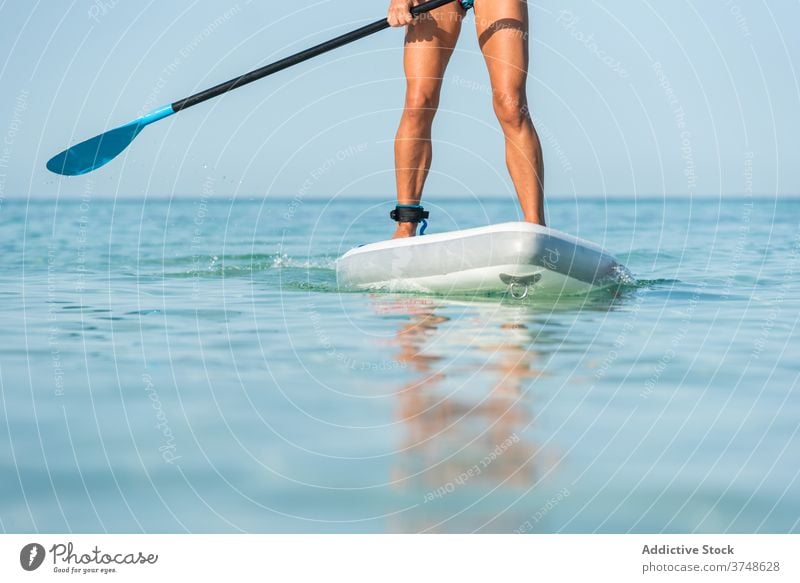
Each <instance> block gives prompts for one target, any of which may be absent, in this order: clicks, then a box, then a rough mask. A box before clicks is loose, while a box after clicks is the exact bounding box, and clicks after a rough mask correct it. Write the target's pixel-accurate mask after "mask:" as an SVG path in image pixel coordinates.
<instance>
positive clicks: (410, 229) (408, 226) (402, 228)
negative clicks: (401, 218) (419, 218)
mask: <svg viewBox="0 0 800 583" xmlns="http://www.w3.org/2000/svg"><path fill="white" fill-rule="evenodd" d="M416 234H417V224H416V223H397V229H395V232H394V236H395V237H414V236H416Z"/></svg>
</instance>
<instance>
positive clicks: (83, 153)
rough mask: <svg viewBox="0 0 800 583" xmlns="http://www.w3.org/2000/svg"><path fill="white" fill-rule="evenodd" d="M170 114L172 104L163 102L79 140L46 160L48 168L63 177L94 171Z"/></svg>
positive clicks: (171, 112)
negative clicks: (122, 123) (146, 111)
mask: <svg viewBox="0 0 800 583" xmlns="http://www.w3.org/2000/svg"><path fill="white" fill-rule="evenodd" d="M173 113H175V110H174V109H172V106H171V105H166V106H164V107H161V108H159V109H156V110H154V111H151V112H150V113H148V114H147V115H143V116H142V117H140V118H139V119H137V120H135V121H132V122H131V123H129V124H125V125H124V126H120V127H118V128H116V129H113V130H109V131H107V132H106V133H104V134H100V135H99V136H95V137H93V138H92V139H90V140H86V141H85V142H81V143H80V144H78V145H77V146H72V147H71V148H68V149H67V150H64V151H63V152H61V153H60V154H59V155H58V156H54V157H52V158H51V159H50V161H49V162H48V163H47V169H48V170H49V171H50V172H54V173H56V174H62V175H64V176H80V175H81V174H86V173H87V172H91V171H92V170H97V169H98V168H100V167H101V166H104V165H106V164H108V163H109V162H110V161H111V160H113V159H114V158H116V157H117V156H119V155H120V153H121V152H122V151H123V150H124V149H125V148H127V147H128V146H129V145H130V143H131V142H132V141H133V140H135V139H136V136H138V135H139V133H140V132H141V131H142V130H143V129H144V128H146V127H147V126H149V125H150V124H151V123H154V122H157V121H158V120H160V119H164V118H165V117H169V116H170V115H172V114H173Z"/></svg>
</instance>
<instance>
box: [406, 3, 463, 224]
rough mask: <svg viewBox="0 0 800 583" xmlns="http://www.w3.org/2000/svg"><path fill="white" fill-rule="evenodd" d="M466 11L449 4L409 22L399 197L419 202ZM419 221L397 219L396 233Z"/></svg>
mask: <svg viewBox="0 0 800 583" xmlns="http://www.w3.org/2000/svg"><path fill="white" fill-rule="evenodd" d="M463 14H464V11H463V10H462V9H461V8H460V7H459V6H458V4H449V5H447V6H445V7H443V8H440V9H439V10H436V11H434V12H431V13H429V14H428V15H427V16H425V17H422V18H419V19H417V20H416V21H415V22H414V23H413V24H411V25H409V27H408V31H407V33H406V43H405V56H404V67H405V73H406V80H407V88H406V101H405V110H404V111H403V117H402V119H401V120H400V128H399V129H398V130H397V137H396V140H395V167H396V172H397V202H398V203H399V204H419V202H420V200H421V199H422V189H423V188H424V186H425V179H426V178H427V177H428V171H429V170H430V167H431V159H432V157H433V148H432V145H431V128H432V126H433V118H434V116H435V115H436V109H437V108H438V107H439V95H440V93H441V89H442V78H443V77H444V72H445V69H446V68H447V63H448V62H449V61H450V57H451V55H452V54H453V49H454V48H455V45H456V41H457V40H458V35H459V33H460V32H461V21H462V18H463ZM416 232H417V225H416V224H415V223H398V224H397V230H396V231H395V234H394V238H398V237H413V236H414V235H416Z"/></svg>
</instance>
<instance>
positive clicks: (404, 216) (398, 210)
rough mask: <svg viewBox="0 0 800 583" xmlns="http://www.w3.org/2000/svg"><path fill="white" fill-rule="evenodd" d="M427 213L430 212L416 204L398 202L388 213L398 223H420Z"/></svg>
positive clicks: (426, 216)
mask: <svg viewBox="0 0 800 583" xmlns="http://www.w3.org/2000/svg"><path fill="white" fill-rule="evenodd" d="M429 215H430V213H429V212H428V211H426V210H425V209H424V208H422V207H421V206H420V205H418V204H398V205H397V206H396V207H395V209H394V210H393V211H392V212H390V213H389V216H390V217H391V218H392V220H393V221H397V222H398V223H421V222H422V221H424V220H425V219H427V218H428V216H429Z"/></svg>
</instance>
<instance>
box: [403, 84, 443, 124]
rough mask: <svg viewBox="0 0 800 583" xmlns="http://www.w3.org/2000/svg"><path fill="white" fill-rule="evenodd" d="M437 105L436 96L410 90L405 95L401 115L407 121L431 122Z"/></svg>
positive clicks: (417, 122) (437, 99) (415, 122)
mask: <svg viewBox="0 0 800 583" xmlns="http://www.w3.org/2000/svg"><path fill="white" fill-rule="evenodd" d="M438 107H439V98H438V96H436V95H434V94H431V93H428V92H424V91H411V92H409V93H408V94H407V95H406V105H405V111H404V112H403V117H404V118H405V120H406V121H407V122H410V123H413V124H418V125H427V124H430V123H432V122H433V118H434V116H435V115H436V109H437V108H438Z"/></svg>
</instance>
